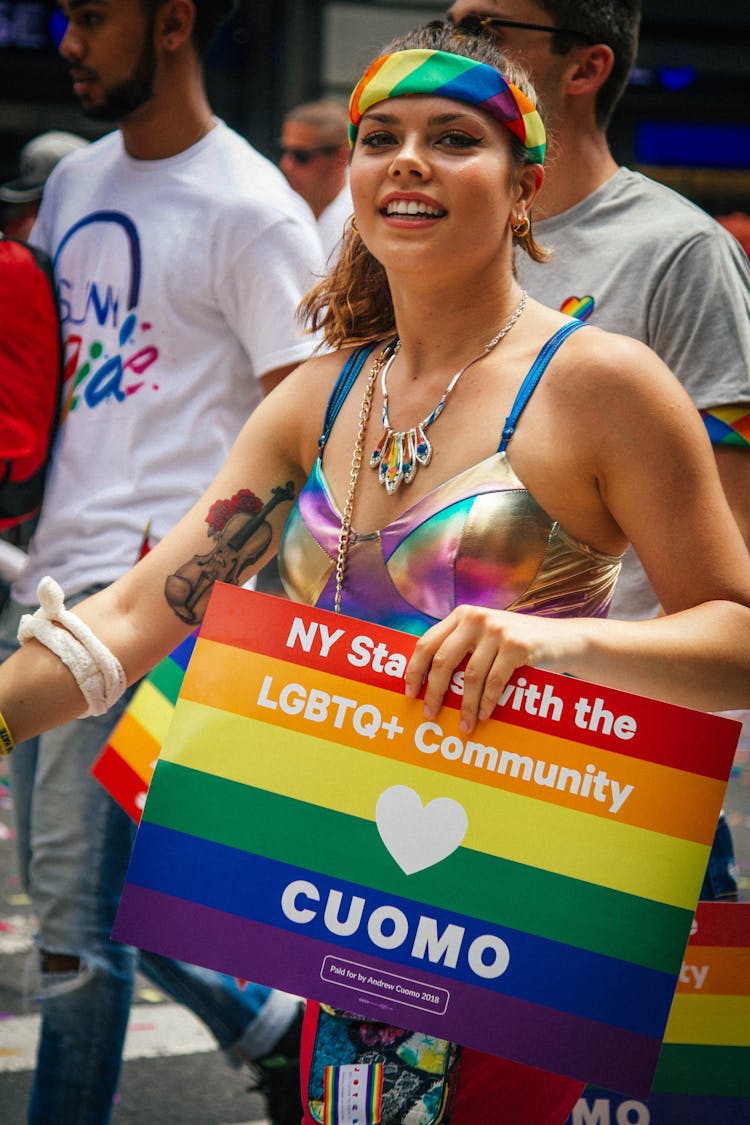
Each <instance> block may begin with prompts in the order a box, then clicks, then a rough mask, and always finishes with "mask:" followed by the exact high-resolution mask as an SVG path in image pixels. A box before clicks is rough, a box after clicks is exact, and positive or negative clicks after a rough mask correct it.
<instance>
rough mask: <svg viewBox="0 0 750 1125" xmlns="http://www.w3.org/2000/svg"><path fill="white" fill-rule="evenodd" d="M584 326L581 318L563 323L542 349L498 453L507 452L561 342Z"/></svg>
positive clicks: (518, 397) (518, 398)
mask: <svg viewBox="0 0 750 1125" xmlns="http://www.w3.org/2000/svg"><path fill="white" fill-rule="evenodd" d="M583 327H584V325H583V322H582V321H580V320H569V321H568V323H567V324H563V326H562V328H558V330H557V332H555V334H554V336H550V338H549V340H548V341H547V343H546V344H545V345H544V347H543V348H542V349H541V351H540V352H539V355H538V356H537V357H536V359H535V360H534V362H533V363H532V365H531V368H530V369H529V372H528V374H527V376H526V378H525V379H524V381H523V383H521V386H520V388H519V390H518V394H517V395H516V399H515V402H514V403H513V406H512V408H511V411H510V414H509V415H508V417H507V418H506V419H505V425H504V426H503V433H502V441H501V442H500V445H499V446H498V449H497V451H498V453H504V452H505V449H506V447H507V445H508V442H509V441H510V439H511V438H512V437H513V434H514V433H515V432H516V426H517V425H518V419H519V418H520V417H521V414H522V413H523V410H524V407H525V406H526V404H527V403H528V401H529V399H530V398H531V396H532V394H533V393H534V389H535V388H536V386H537V384H538V383H539V380H540V379H541V377H542V375H543V374H544V372H545V371H546V369H547V364H548V363H549V361H550V360H551V359H552V357H553V355H554V354H555V352H556V351H557V349H558V348H559V347H560V345H561V344H564V343H565V341H566V340H567V338H568V336H571V335H572V334H573V332H575V331H576V330H577V329H578V328H583Z"/></svg>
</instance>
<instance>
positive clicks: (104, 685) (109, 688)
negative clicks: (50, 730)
mask: <svg viewBox="0 0 750 1125" xmlns="http://www.w3.org/2000/svg"><path fill="white" fill-rule="evenodd" d="M37 597H38V598H39V603H40V604H39V609H38V610H37V611H36V613H33V614H32V613H25V614H24V615H23V617H22V618H21V623H20V625H19V626H18V640H19V641H20V643H21V644H25V643H26V641H28V640H31V639H32V638H34V640H37V641H39V643H40V644H43V645H44V646H45V647H46V648H48V649H49V650H50V651H51V652H54V654H55V656H57V657H58V658H59V659H60V660H62V662H63V664H64V665H65V666H66V667H67V668H69V669H70V671H71V672H72V674H73V676H74V677H75V681H76V683H77V684H78V686H79V688H80V689H81V693H82V695H83V697H84V699H85V700H86V702H87V703H88V711H87V712H86V715H87V716H88V715H103V714H104V712H105V711H107V710H109V708H110V707H111V706H112V704H113V703H116V702H117V700H118V699H119V698H120V696H121V695H122V693H123V692H124V691H125V688H126V687H127V680H126V678H125V672H124V671H123V667H122V665H121V664H120V661H119V660H118V659H117V657H116V656H115V654H114V653H113V652H110V650H109V649H108V648H107V646H106V645H105V644H103V643H102V642H101V641H100V640H99V639H98V637H96V636H95V635H94V633H92V631H91V629H89V627H88V625H86V624H85V622H83V621H82V620H81V618H80V617H78V616H77V615H76V614H75V613H71V612H70V611H69V610H67V609H66V608H65V605H64V597H65V595H64V594H63V592H62V590H61V589H60V587H59V586H58V584H57V582H55V580H54V579H53V578H50V577H49V576H48V577H46V578H43V579H42V580H41V582H40V583H39V586H38V589H37ZM54 622H58V624H59V625H62V628H61V629H59V628H57V626H56V625H55V624H54Z"/></svg>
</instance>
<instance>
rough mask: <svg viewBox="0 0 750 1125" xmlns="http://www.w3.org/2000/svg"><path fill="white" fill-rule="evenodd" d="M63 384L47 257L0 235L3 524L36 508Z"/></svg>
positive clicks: (0, 526)
mask: <svg viewBox="0 0 750 1125" xmlns="http://www.w3.org/2000/svg"><path fill="white" fill-rule="evenodd" d="M61 391H62V343H61V336H60V320H59V315H58V310H57V301H56V297H55V285H54V278H53V274H52V268H51V265H50V262H49V259H48V258H47V256H46V255H45V254H43V253H42V252H41V251H40V250H36V249H35V248H33V247H31V246H28V245H27V244H26V243H23V242H16V241H14V240H13V239H9V238H2V237H0V531H4V530H7V529H8V528H11V527H16V526H17V525H18V524H21V523H23V522H24V521H25V520H27V519H30V518H31V516H33V515H35V514H36V512H37V511H38V509H39V506H40V504H41V501H42V493H43V491H44V479H45V476H46V472H47V463H48V461H49V455H50V450H51V446H52V441H53V439H54V435H55V430H56V428H57V420H58V416H59V406H60V395H61Z"/></svg>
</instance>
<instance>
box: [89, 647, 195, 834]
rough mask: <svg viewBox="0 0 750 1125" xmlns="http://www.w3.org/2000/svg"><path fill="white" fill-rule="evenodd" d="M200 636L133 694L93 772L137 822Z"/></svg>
mask: <svg viewBox="0 0 750 1125" xmlns="http://www.w3.org/2000/svg"><path fill="white" fill-rule="evenodd" d="M196 636H197V633H191V635H190V636H189V637H188V638H187V639H186V640H184V641H183V642H182V644H180V645H178V646H177V648H176V649H174V651H173V652H171V653H170V654H169V656H167V657H166V658H165V659H164V660H162V661H161V662H160V663H159V664H157V665H156V667H155V668H153V669H152V670H151V671H150V672H149V674H148V675H147V676H146V678H145V679H144V680H143V682H142V683H141V684H140V685H139V687H138V688H137V689H136V691H135V692H134V694H133V698H132V699H131V701H130V703H129V704H128V707H127V709H126V710H125V711H124V713H123V716H122V718H121V719H120V721H119V723H118V724H117V726H116V727H115V728H114V730H113V731H112V733H111V735H110V736H109V741H108V742H107V745H106V746H105V747H104V749H103V750H102V752H101V754H100V755H99V757H98V758H97V759H96V761H95V762H94V764H93V765H92V767H91V772H92V774H93V775H94V777H95V778H96V779H97V781H99V782H100V783H101V784H102V785H103V786H104V788H105V789H106V790H107V792H108V793H109V795H110V797H113V798H114V799H115V801H117V803H118V805H120V807H121V808H123V809H124V810H125V812H126V813H127V814H128V816H130V817H131V818H132V819H133V820H134V821H136V823H137V822H138V821H139V820H140V819H141V813H142V811H143V806H144V804H145V801H146V793H147V792H148V787H149V784H150V783H151V777H152V775H153V772H154V765H155V763H156V759H157V758H158V757H159V751H160V750H161V747H162V743H163V742H164V739H165V737H166V734H167V731H168V730H169V724H170V723H171V721H172V712H173V710H174V706H175V703H176V702H177V698H178V696H179V694H180V687H181V686H182V680H183V677H184V675H185V669H186V668H187V666H188V661H189V660H190V657H191V655H192V652H193V648H194V647H195V638H196Z"/></svg>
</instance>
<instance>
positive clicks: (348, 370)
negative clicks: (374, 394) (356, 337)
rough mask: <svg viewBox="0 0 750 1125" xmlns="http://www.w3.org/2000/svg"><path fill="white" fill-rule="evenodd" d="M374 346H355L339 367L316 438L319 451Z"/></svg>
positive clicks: (321, 450) (321, 449)
mask: <svg viewBox="0 0 750 1125" xmlns="http://www.w3.org/2000/svg"><path fill="white" fill-rule="evenodd" d="M374 347H375V345H374V344H363V345H362V347H361V348H357V350H356V351H354V352H352V354H351V355H350V356H349V358H348V360H347V361H346V363H345V364H344V366H343V367H342V368H341V371H340V373H339V377H338V379H337V380H336V384H335V386H334V388H333V390H332V391H331V397H330V398H329V399H328V405H327V406H326V415H325V418H324V420H323V433H322V434H321V435H320V437H319V438H318V452H319V453H322V452H323V447H324V446H325V443H326V442H327V441H328V436H329V434H330V432H331V429H332V427H333V423H334V422H335V421H336V418H337V417H338V413H339V410H341V407H342V406H343V405H344V402H345V401H346V396H347V395H348V394H349V391H350V390H351V389H352V386H353V385H354V383H355V382H356V379H357V376H358V375H359V373H360V371H361V370H362V367H363V365H364V362H365V360H366V359H367V357H368V355H370V354H371V353H372V351H373V349H374Z"/></svg>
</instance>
